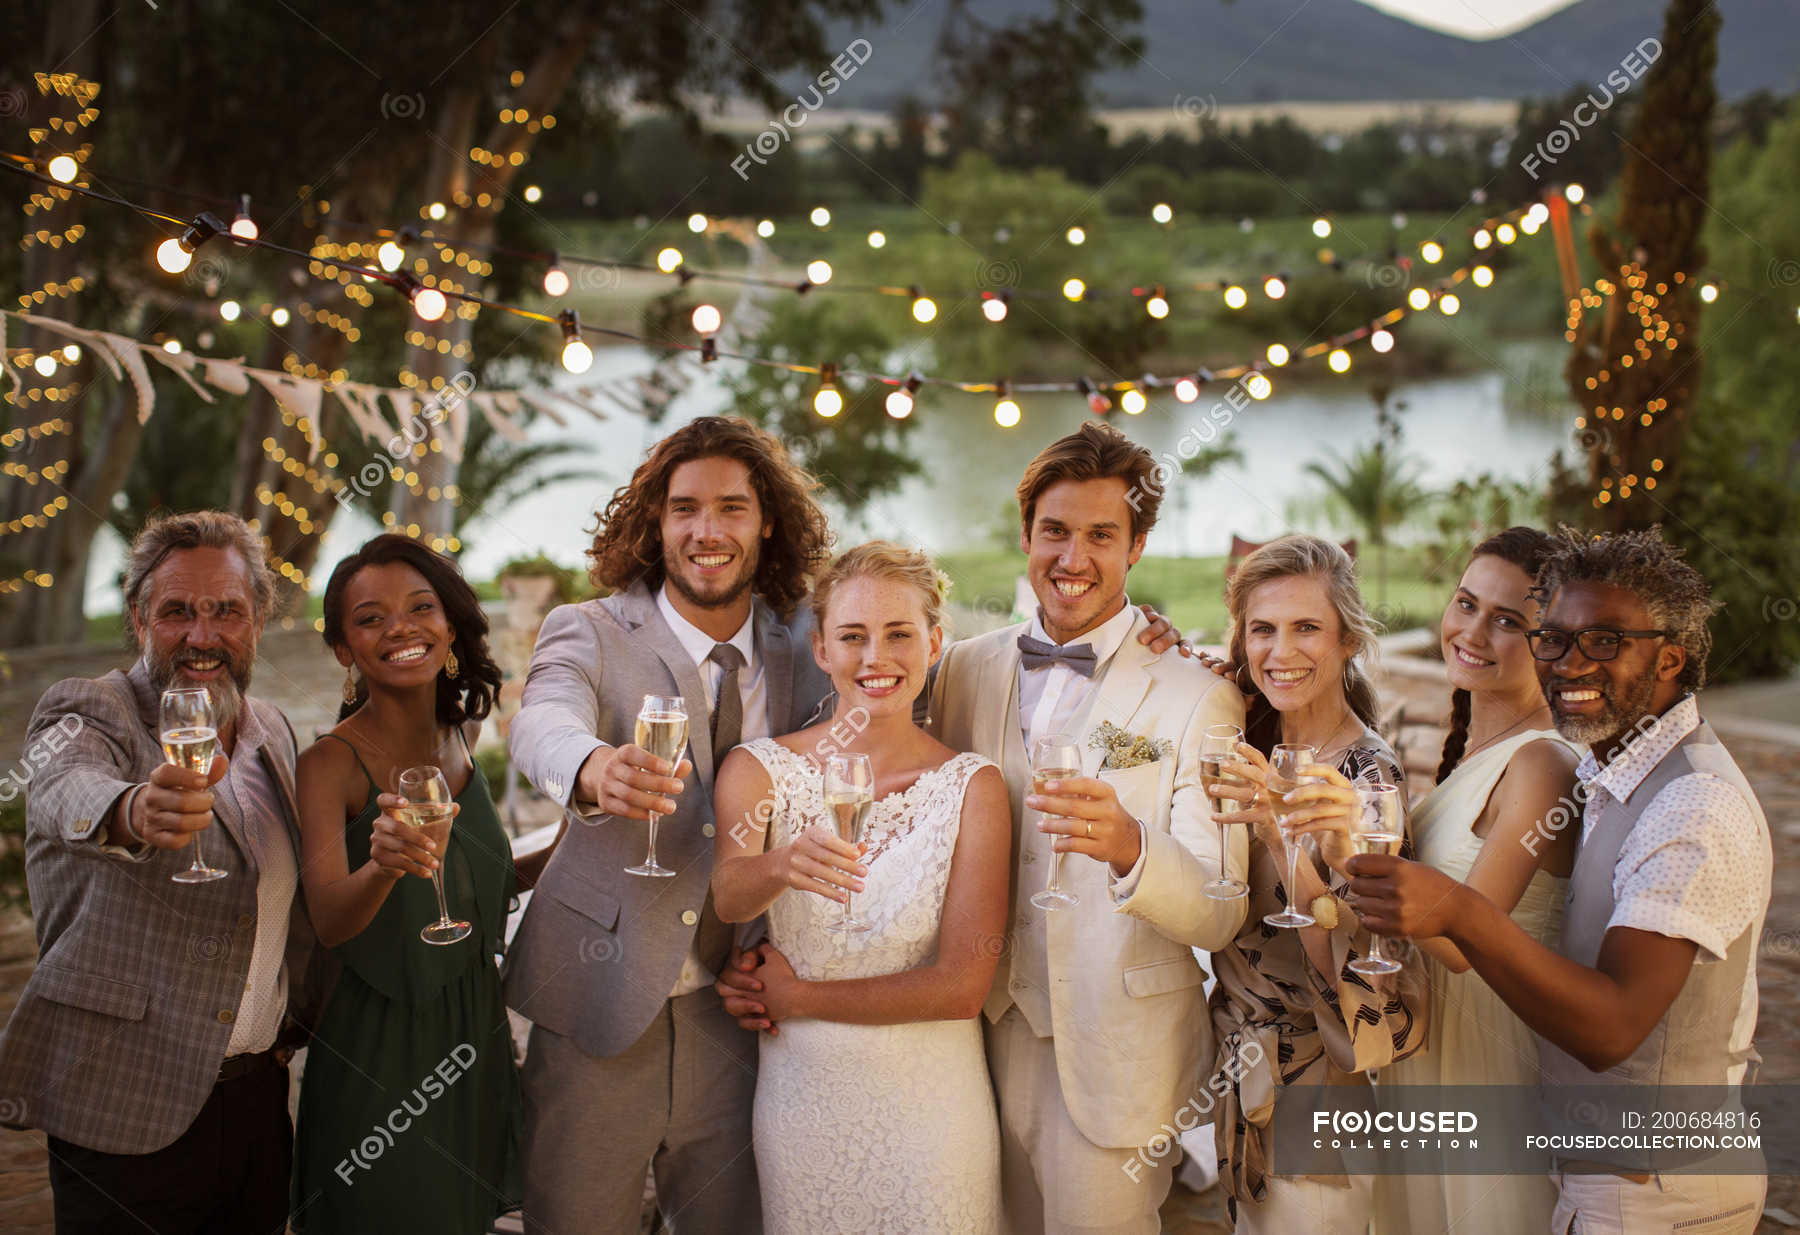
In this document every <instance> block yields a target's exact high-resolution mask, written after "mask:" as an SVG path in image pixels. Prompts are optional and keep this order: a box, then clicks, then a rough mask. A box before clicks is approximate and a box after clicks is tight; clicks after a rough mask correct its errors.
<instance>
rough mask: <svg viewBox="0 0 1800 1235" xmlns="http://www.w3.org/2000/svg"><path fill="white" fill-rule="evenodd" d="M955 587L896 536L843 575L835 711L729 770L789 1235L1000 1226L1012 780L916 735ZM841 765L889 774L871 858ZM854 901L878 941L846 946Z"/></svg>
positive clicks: (722, 845) (763, 1110) (768, 1103)
mask: <svg viewBox="0 0 1800 1235" xmlns="http://www.w3.org/2000/svg"><path fill="white" fill-rule="evenodd" d="M940 578H941V577H940V576H939V575H938V573H937V572H936V571H935V570H934V569H933V568H932V565H931V563H930V561H929V559H927V558H926V557H925V556H924V555H923V554H920V553H915V552H911V551H908V550H905V549H902V548H899V547H897V546H895V545H891V544H888V543H886V542H883V541H874V542H871V543H869V544H865V545H860V546H858V547H857V548H854V549H851V550H849V551H848V552H846V553H845V554H843V555H842V556H840V557H839V558H838V559H837V560H836V561H835V562H833V563H832V565H831V566H830V568H829V569H828V570H826V572H825V573H824V575H823V576H822V577H821V578H820V579H819V580H818V582H817V583H816V584H815V585H814V588H813V600H812V604H813V612H814V614H815V616H816V617H817V619H818V628H817V630H816V631H815V633H814V634H813V655H814V657H815V659H817V661H818V663H819V666H820V667H821V668H822V669H824V670H825V672H826V673H827V674H829V675H830V677H831V683H832V686H833V687H834V688H835V689H836V691H837V699H836V706H835V709H834V711H833V714H832V716H831V717H830V718H829V719H828V720H826V721H824V722H822V723H820V724H817V725H814V726H812V727H810V728H807V729H801V730H799V731H797V732H795V733H791V734H788V735H787V736H785V737H779V738H760V739H757V740H756V741H753V742H749V743H747V744H745V745H744V746H742V747H739V748H738V749H737V750H735V751H733V752H732V753H731V754H730V755H729V756H728V757H727V758H726V760H725V763H724V765H723V767H722V768H721V769H720V772H719V779H718V786H717V792H716V799H715V806H716V814H715V817H716V819H717V821H718V834H717V837H716V840H715V842H714V844H715V865H714V869H713V879H712V893H713V904H714V907H715V909H716V910H717V912H718V914H719V916H720V918H722V919H723V920H725V921H727V922H746V921H749V920H750V919H752V918H755V917H758V916H759V915H761V914H764V913H765V912H766V913H767V914H768V921H769V942H768V944H766V945H764V947H763V948H761V949H760V952H761V964H760V965H759V966H758V967H757V969H756V971H755V979H756V981H757V982H758V983H759V984H760V990H759V991H758V993H757V995H756V996H755V998H756V1000H757V1003H758V1004H759V1005H760V1007H761V1009H762V1011H763V1013H764V1016H763V1018H762V1019H761V1020H760V1021H759V1022H753V1023H756V1024H757V1025H758V1027H759V1028H763V1029H766V1030H767V1032H766V1033H764V1034H762V1035H760V1045H761V1051H760V1067H759V1071H758V1074H757V1080H756V1101H755V1147H756V1165H757V1173H758V1175H759V1177H760V1180H761V1184H762V1204H763V1226H764V1229H766V1230H768V1231H770V1232H772V1233H776V1235H779V1233H781V1232H811V1231H825V1230H831V1231H844V1232H858V1231H924V1230H934V1231H962V1232H970V1233H972V1235H980V1233H982V1232H990V1231H994V1230H997V1229H998V1223H999V1204H1000V1144H999V1128H998V1123H997V1121H996V1117H995V1110H994V1098H993V1090H992V1087H991V1085H990V1083H989V1079H988V1070H987V1061H986V1058H985V1056H984V1054H983V1049H982V1037H981V1027H980V1024H979V1022H978V1021H977V1019H976V1018H977V1016H978V1015H979V1013H980V1011H981V1006H982V1002H983V1000H984V999H985V998H986V997H987V993H988V988H989V987H990V985H991V984H992V982H993V977H994V968H995V964H996V962H997V961H998V959H999V954H1000V948H999V947H998V946H997V941H1002V940H1004V939H1005V932H1006V904H1007V892H1008V876H1009V874H1010V871H1011V866H1010V863H1009V860H1008V856H1009V852H1010V847H1011V839H1012V833H1011V829H1012V815H1011V808H1010V805H1009V802H1008V799H1007V792H1006V785H1005V783H1004V782H1003V781H1002V780H1001V777H1000V771H999V769H998V768H996V767H995V766H994V765H993V764H992V763H990V762H989V761H988V760H986V759H983V758H982V757H981V756H979V755H974V754H958V753H957V752H956V751H954V750H952V749H950V748H949V747H948V746H945V745H944V744H943V743H941V742H939V741H937V740H936V739H934V738H932V737H931V736H930V735H929V734H927V733H926V732H925V731H924V730H923V729H921V728H919V727H918V726H917V725H916V724H914V722H913V701H914V700H915V699H916V698H917V697H918V695H919V693H920V692H921V691H923V690H924V689H925V683H926V674H927V671H928V670H929V669H930V668H931V666H932V665H933V664H934V663H935V662H936V661H937V659H938V656H939V655H940V653H941V652H942V650H943V638H944V633H943V626H942V606H943V597H944V590H945V589H944V586H943V584H942V583H941V581H940ZM834 751H841V752H846V753H851V754H863V755H866V756H867V757H868V759H869V762H870V764H871V767H872V771H873V791H874V799H875V800H874V805H873V807H872V808H871V809H870V811H869V814H868V817H867V823H866V825H865V829H864V832H863V840H862V843H861V844H860V845H857V844H851V843H850V842H848V841H845V840H841V839H839V838H838V836H837V834H836V832H835V831H834V830H833V829H832V827H831V825H830V822H829V817H828V815H827V811H826V807H825V805H824V802H823V796H822V783H821V782H822V775H821V772H822V769H821V767H820V764H821V763H822V761H823V759H824V757H825V755H826V753H827V752H834ZM852 894H854V910H855V915H856V917H857V918H859V919H861V920H862V921H863V922H865V923H867V925H868V929H867V930H866V931H864V932H862V933H833V926H834V925H835V924H836V923H837V922H838V921H839V920H840V919H841V918H842V916H843V915H844V912H845V908H846V902H848V901H849V900H850V899H851V896H852ZM720 992H721V994H728V993H732V992H731V991H730V989H729V988H728V987H727V986H725V985H721V987H720ZM740 1023H741V1022H740Z"/></svg>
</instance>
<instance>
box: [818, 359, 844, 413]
mask: <svg viewBox="0 0 1800 1235" xmlns="http://www.w3.org/2000/svg"><path fill="white" fill-rule="evenodd" d="M843 410H844V396H843V395H841V394H839V393H838V388H837V366H836V365H834V364H822V365H820V366H819V389H818V390H817V391H816V392H815V393H814V394H813V411H815V412H817V413H818V414H819V415H821V416H823V417H825V419H827V420H830V419H831V418H832V417H833V416H835V415H837V414H838V413H839V412H841V411H843Z"/></svg>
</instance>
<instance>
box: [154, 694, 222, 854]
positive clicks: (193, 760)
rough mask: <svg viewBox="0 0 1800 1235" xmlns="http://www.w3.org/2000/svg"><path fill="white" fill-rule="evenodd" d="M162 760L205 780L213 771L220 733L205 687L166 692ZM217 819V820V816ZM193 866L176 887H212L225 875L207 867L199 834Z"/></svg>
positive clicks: (196, 839) (163, 701)
mask: <svg viewBox="0 0 1800 1235" xmlns="http://www.w3.org/2000/svg"><path fill="white" fill-rule="evenodd" d="M159 733H160V735H161V738H162V748H163V756H164V757H165V758H166V759H168V761H169V762H170V763H172V764H174V765H175V766H176V767H178V768H186V769H187V770H188V771H190V772H198V773H200V774H201V775H202V776H204V775H206V773H207V771H208V770H209V769H210V768H211V767H212V761H213V755H214V754H216V753H217V752H218V749H219V729H218V726H217V725H216V724H215V723H214V721H213V705H212V693H211V692H210V691H208V690H207V689H206V688H205V687H204V686H196V687H182V688H179V689H176V690H165V691H164V692H163V695H162V717H161V721H160V725H159ZM215 818H216V816H215ZM193 849H194V862H193V865H191V866H189V867H188V868H187V869H185V870H178V871H176V872H175V873H174V874H173V875H171V876H169V878H170V879H172V880H174V881H175V882H176V883H211V882H212V881H213V880H215V879H223V878H225V875H226V872H225V871H222V870H218V869H217V868H215V867H211V866H208V865H207V864H206V859H205V857H203V856H202V855H201V852H200V834H199V833H198V832H196V833H194V840H193Z"/></svg>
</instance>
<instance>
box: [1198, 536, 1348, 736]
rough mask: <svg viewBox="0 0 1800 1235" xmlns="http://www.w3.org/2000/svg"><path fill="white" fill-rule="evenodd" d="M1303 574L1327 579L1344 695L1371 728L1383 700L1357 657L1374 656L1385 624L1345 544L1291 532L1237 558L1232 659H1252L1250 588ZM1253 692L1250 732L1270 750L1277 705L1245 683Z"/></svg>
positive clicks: (1230, 606) (1231, 596)
mask: <svg viewBox="0 0 1800 1235" xmlns="http://www.w3.org/2000/svg"><path fill="white" fill-rule="evenodd" d="M1298 576H1304V577H1307V578H1312V579H1318V580H1319V581H1320V582H1322V583H1324V585H1325V595H1326V597H1327V598H1328V599H1329V600H1330V602H1331V607H1332V609H1333V610H1335V611H1336V613H1337V618H1338V637H1339V640H1340V642H1341V643H1342V645H1343V647H1344V650H1345V652H1346V654H1347V658H1346V660H1345V662H1344V665H1345V676H1344V699H1345V700H1346V702H1348V703H1349V704H1350V710H1351V711H1353V712H1355V713H1356V716H1357V719H1359V720H1361V721H1362V723H1363V724H1365V725H1367V726H1369V727H1370V728H1371V729H1373V728H1374V727H1375V721H1376V717H1377V715H1378V714H1379V712H1380V707H1381V703H1380V700H1379V698H1378V697H1377V696H1376V694H1375V685H1374V683H1372V682H1371V681H1370V680H1369V675H1368V673H1367V672H1366V671H1365V670H1364V669H1363V666H1362V665H1361V664H1359V663H1358V661H1364V662H1367V661H1371V660H1373V659H1374V657H1375V654H1376V651H1377V644H1376V642H1375V640H1376V637H1377V636H1378V635H1379V634H1380V633H1381V626H1380V623H1378V622H1377V621H1376V620H1375V618H1374V617H1373V616H1372V615H1371V614H1370V613H1369V610H1368V607H1367V606H1366V605H1364V604H1363V598H1362V591H1361V589H1360V588H1358V587H1357V584H1356V564H1355V563H1354V562H1352V561H1351V560H1350V555H1349V554H1348V553H1345V552H1344V550H1343V547H1342V546H1340V545H1334V544H1332V543H1331V542H1330V541H1329V540H1321V539H1320V538H1319V537H1317V536H1303V535H1298V534H1296V535H1289V536H1283V537H1282V538H1281V539H1279V540H1272V541H1270V542H1269V543H1268V544H1266V545H1264V546H1263V547H1262V548H1260V549H1258V550H1257V551H1256V552H1254V553H1252V554H1251V555H1250V556H1249V557H1247V558H1245V559H1244V560H1243V561H1242V562H1241V563H1239V564H1238V568H1237V570H1236V571H1235V572H1234V573H1233V574H1232V576H1231V582H1230V583H1229V584H1228V585H1227V587H1226V589H1225V608H1226V610H1227V611H1228V612H1229V613H1230V615H1231V662H1232V663H1233V664H1234V665H1237V666H1239V672H1240V673H1241V672H1242V670H1243V667H1244V666H1247V665H1248V663H1249V662H1248V659H1247V655H1246V651H1245V642H1246V640H1245V637H1244V624H1245V622H1244V618H1245V610H1246V609H1247V608H1248V607H1249V604H1250V596H1251V593H1253V592H1255V591H1256V589H1257V588H1259V587H1261V586H1262V585H1263V584H1265V583H1272V582H1274V581H1275V580H1277V579H1291V578H1295V577H1298ZM1245 693H1246V694H1247V695H1249V696H1250V703H1249V723H1248V724H1246V725H1245V733H1246V736H1247V737H1248V738H1249V740H1250V742H1251V743H1252V744H1253V745H1255V746H1257V747H1259V748H1260V749H1263V750H1267V749H1269V746H1270V744H1271V743H1269V742H1263V741H1260V740H1259V737H1260V736H1262V735H1263V734H1264V733H1265V731H1271V732H1272V730H1270V728H1269V727H1270V725H1271V724H1272V723H1277V724H1278V718H1276V717H1275V709H1274V707H1273V706H1272V705H1271V704H1270V703H1269V701H1268V700H1267V699H1265V698H1263V695H1262V692H1261V691H1259V690H1256V688H1255V687H1254V686H1251V687H1248V688H1246V689H1245Z"/></svg>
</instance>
